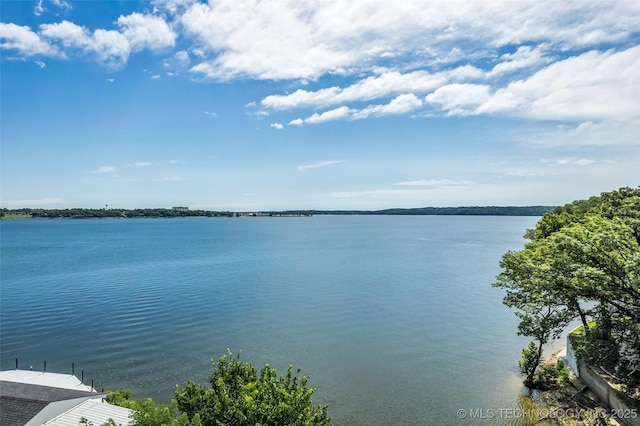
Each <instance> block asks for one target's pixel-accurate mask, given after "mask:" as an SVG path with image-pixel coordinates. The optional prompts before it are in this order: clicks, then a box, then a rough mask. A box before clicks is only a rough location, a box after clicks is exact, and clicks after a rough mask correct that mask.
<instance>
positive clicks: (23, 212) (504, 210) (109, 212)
mask: <svg viewBox="0 0 640 426" xmlns="http://www.w3.org/2000/svg"><path fill="white" fill-rule="evenodd" d="M554 208H555V207H554V206H508V207H498V206H484V207H482V206H472V207H421V208H412V209H400V208H397V209H386V210H285V211H263V212H251V213H238V212H230V211H211V210H178V209H167V208H155V209H113V208H103V209H85V208H72V209H31V208H24V209H12V210H9V209H6V208H4V209H0V218H40V219H97V218H175V217H236V216H245V215H246V216H312V215H463V216H464V215H468V216H483V215H486V216H542V215H544V214H545V213H548V212H550V211H551V210H553V209H554Z"/></svg>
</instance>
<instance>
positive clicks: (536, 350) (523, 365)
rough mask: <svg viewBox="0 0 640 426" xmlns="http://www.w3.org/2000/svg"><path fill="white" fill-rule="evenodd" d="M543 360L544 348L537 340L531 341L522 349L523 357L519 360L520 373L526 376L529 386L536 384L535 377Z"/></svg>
mask: <svg viewBox="0 0 640 426" xmlns="http://www.w3.org/2000/svg"><path fill="white" fill-rule="evenodd" d="M541 362H542V348H541V347H540V346H538V345H536V344H535V342H529V345H528V346H527V347H526V348H523V349H522V358H520V361H519V362H518V365H519V367H520V374H522V375H523V376H525V377H526V379H525V383H527V385H528V386H533V385H534V377H535V374H536V371H537V370H538V367H539V366H540V363H541Z"/></svg>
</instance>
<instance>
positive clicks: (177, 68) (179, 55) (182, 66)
mask: <svg viewBox="0 0 640 426" xmlns="http://www.w3.org/2000/svg"><path fill="white" fill-rule="evenodd" d="M190 63H191V59H190V58H189V53H188V52H187V51H186V50H180V51H179V52H176V53H175V55H173V56H172V57H170V58H167V59H165V60H164V63H163V66H164V68H165V69H167V70H169V71H170V72H174V73H175V72H182V71H185V70H186V69H187V68H188V67H189V64H190Z"/></svg>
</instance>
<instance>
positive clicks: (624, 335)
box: [494, 188, 640, 395]
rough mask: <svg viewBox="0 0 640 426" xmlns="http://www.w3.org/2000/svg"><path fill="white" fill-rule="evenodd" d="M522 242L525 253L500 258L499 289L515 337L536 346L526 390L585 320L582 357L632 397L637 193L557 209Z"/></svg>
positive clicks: (635, 386)
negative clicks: (551, 348) (550, 352)
mask: <svg viewBox="0 0 640 426" xmlns="http://www.w3.org/2000/svg"><path fill="white" fill-rule="evenodd" d="M525 237H526V238H527V239H528V240H529V242H528V243H526V244H525V247H524V249H523V250H520V251H509V252H507V253H506V254H505V255H504V256H503V258H502V260H501V262H500V266H501V267H502V269H503V271H502V272H501V273H500V274H499V275H498V277H497V281H496V283H494V286H495V287H500V288H504V289H506V291H507V294H506V296H505V298H504V303H505V305H507V306H509V307H512V308H516V309H517V311H516V315H517V316H518V317H519V318H520V320H521V322H520V324H519V327H518V333H519V334H521V335H525V336H530V337H532V338H533V339H535V340H536V341H537V343H538V344H537V345H534V346H529V347H528V348H526V358H527V362H526V363H525V364H526V365H527V366H528V369H527V368H525V369H524V370H525V371H523V373H524V374H525V376H526V379H525V384H527V385H528V386H535V385H536V383H535V382H536V380H535V373H536V369H537V367H538V366H539V365H540V362H541V360H542V349H543V346H544V344H546V343H548V342H549V341H550V340H552V339H554V338H557V337H559V336H560V335H561V334H562V332H563V330H564V329H565V328H566V326H567V325H568V324H569V322H571V321H572V320H574V319H580V320H581V321H582V324H583V330H584V334H585V336H584V338H583V339H581V340H580V342H579V349H578V353H579V355H581V357H582V358H583V359H585V360H586V361H588V362H591V363H593V364H595V365H599V366H604V367H606V368H607V369H608V370H609V371H612V372H614V373H615V374H616V376H617V377H618V378H619V379H620V381H621V382H622V383H623V384H624V385H625V389H626V391H627V393H628V394H629V395H634V394H635V392H637V391H638V390H639V389H640V188H637V189H633V188H621V189H619V190H616V191H612V192H606V193H603V194H601V195H600V196H596V197H591V198H589V199H588V200H580V201H574V202H572V203H569V204H566V205H564V206H561V207H558V208H556V209H554V210H553V211H551V212H549V213H547V214H545V215H544V216H543V217H542V218H541V219H540V221H538V223H537V224H536V227H535V228H534V229H532V230H529V231H527V233H526V234H525ZM590 322H595V327H593V328H591V327H590V326H589V323H590ZM534 348H535V350H534ZM521 367H522V363H521Z"/></svg>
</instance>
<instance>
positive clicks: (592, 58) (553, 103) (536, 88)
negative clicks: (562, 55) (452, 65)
mask: <svg viewBox="0 0 640 426" xmlns="http://www.w3.org/2000/svg"><path fill="white" fill-rule="evenodd" d="M476 112H477V113H496V112H508V113H513V114H519V115H524V116H527V117H531V118H539V119H556V120H561V119H569V120H580V119H582V120H589V119H613V120H618V119H629V118H638V117H639V116H640V46H634V47H630V48H628V49H626V50H623V51H620V52H614V51H612V50H609V51H606V52H600V51H588V52H586V53H583V54H581V55H579V56H574V57H570V58H567V59H564V60H561V61H557V62H555V63H553V64H551V65H549V66H547V67H545V68H543V69H542V70H540V71H538V72H536V73H535V74H533V75H532V76H531V77H529V78H527V79H523V80H518V81H514V82H512V83H510V84H508V85H507V86H506V87H504V88H501V89H498V90H497V91H496V92H495V94H493V95H492V96H490V97H489V98H488V99H486V100H485V101H484V102H483V103H482V105H480V106H479V107H478V108H477V111H476Z"/></svg>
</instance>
